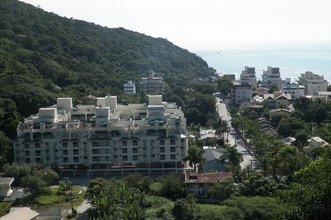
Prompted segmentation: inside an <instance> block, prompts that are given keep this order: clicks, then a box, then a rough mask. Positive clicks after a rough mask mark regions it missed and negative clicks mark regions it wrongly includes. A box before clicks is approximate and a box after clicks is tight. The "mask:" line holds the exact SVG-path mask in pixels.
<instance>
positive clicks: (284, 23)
mask: <svg viewBox="0 0 331 220" xmlns="http://www.w3.org/2000/svg"><path fill="white" fill-rule="evenodd" d="M22 1H23V2H26V3H30V4H32V5H35V6H39V7H41V8H42V9H44V10H45V11H50V12H54V13H56V14H58V15H61V16H65V17H68V18H71V17H72V18H74V19H79V20H85V21H89V22H93V23H96V24H100V25H102V26H106V27H110V28H113V27H124V28H126V29H129V30H132V31H137V32H140V33H144V34H146V35H149V36H153V37H162V38H166V39H168V40H169V41H171V42H173V43H174V44H176V45H178V46H180V47H183V48H186V49H188V50H191V51H192V50H210V49H215V50H218V49H223V48H229V47H238V46H240V47H242V46H251V45H256V44H272V45H277V44H284V43H285V44H287V43H290V44H310V43H326V42H327V43H329V44H330V42H331V28H330V27H331V13H330V11H329V10H330V8H331V1H330V0H166V1H165V0H93V1H92V0H22Z"/></svg>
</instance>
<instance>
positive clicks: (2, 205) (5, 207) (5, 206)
mask: <svg viewBox="0 0 331 220" xmlns="http://www.w3.org/2000/svg"><path fill="white" fill-rule="evenodd" d="M12 204H13V202H0V216H4V215H6V214H7V213H8V212H9V210H10V207H11V205H12Z"/></svg>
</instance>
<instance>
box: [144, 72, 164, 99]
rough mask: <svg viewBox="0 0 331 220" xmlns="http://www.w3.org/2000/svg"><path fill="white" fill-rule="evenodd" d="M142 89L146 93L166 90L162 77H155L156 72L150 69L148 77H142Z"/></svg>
mask: <svg viewBox="0 0 331 220" xmlns="http://www.w3.org/2000/svg"><path fill="white" fill-rule="evenodd" d="M141 89H142V91H143V92H144V93H145V94H155V93H162V92H163V91H164V82H163V79H162V77H155V73H154V72H153V71H152V70H151V71H149V75H148V77H145V78H142V79H141Z"/></svg>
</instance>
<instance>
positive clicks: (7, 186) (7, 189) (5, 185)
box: [0, 177, 14, 197]
mask: <svg viewBox="0 0 331 220" xmlns="http://www.w3.org/2000/svg"><path fill="white" fill-rule="evenodd" d="M13 182H14V178H13V177H5V178H0V197H6V196H10V195H11V194H12V193H13V190H12V189H11V184H12V183H13Z"/></svg>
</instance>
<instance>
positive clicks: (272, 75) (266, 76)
mask: <svg viewBox="0 0 331 220" xmlns="http://www.w3.org/2000/svg"><path fill="white" fill-rule="evenodd" d="M262 85H263V86H264V87H265V88H269V87H270V85H276V86H277V88H278V89H279V90H280V89H281V85H282V79H281V77H280V72H279V67H271V66H268V68H267V70H264V71H263V74H262Z"/></svg>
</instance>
